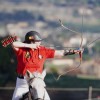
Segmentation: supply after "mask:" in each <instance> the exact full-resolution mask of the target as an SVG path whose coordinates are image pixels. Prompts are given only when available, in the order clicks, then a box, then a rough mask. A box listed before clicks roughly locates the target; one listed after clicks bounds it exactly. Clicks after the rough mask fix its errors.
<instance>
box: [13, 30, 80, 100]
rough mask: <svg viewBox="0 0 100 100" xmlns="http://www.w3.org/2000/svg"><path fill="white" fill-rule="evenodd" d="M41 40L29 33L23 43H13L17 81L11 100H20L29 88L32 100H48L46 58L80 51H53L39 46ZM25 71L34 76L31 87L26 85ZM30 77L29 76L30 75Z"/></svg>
mask: <svg viewBox="0 0 100 100" xmlns="http://www.w3.org/2000/svg"><path fill="white" fill-rule="evenodd" d="M41 41H42V38H41V36H40V34H39V33H38V32H36V31H29V32H28V33H26V35H25V41H24V42H18V41H15V42H13V43H12V47H13V49H14V51H15V54H16V57H17V62H18V64H17V70H16V71H17V80H16V87H15V90H14V93H13V97H12V100H20V99H21V98H22V97H23V94H25V93H27V92H29V89H30V88H29V86H31V87H32V89H33V91H34V92H33V97H34V100H50V97H49V95H48V93H47V91H46V89H45V87H46V84H45V82H44V80H43V79H44V77H45V75H44V77H42V75H43V66H44V63H45V61H46V59H48V58H55V57H59V56H60V57H62V56H67V55H69V54H79V53H80V52H82V51H81V50H55V49H51V48H48V47H45V46H42V45H41ZM27 71H29V72H30V73H32V74H33V75H32V76H34V78H33V80H32V83H31V85H29V84H28V81H27V78H26V77H25V75H26V74H27ZM30 77H31V74H30ZM30 82H31V81H30Z"/></svg>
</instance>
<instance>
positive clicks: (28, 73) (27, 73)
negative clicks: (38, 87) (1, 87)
mask: <svg viewBox="0 0 100 100" xmlns="http://www.w3.org/2000/svg"><path fill="white" fill-rule="evenodd" d="M26 76H27V77H28V78H31V77H32V73H31V72H30V71H29V70H27V71H26Z"/></svg>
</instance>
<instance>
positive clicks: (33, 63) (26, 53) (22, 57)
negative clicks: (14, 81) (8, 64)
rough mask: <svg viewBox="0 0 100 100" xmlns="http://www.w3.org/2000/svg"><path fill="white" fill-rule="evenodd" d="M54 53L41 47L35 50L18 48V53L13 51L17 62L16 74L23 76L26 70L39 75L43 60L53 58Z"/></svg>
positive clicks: (52, 50)
mask: <svg viewBox="0 0 100 100" xmlns="http://www.w3.org/2000/svg"><path fill="white" fill-rule="evenodd" d="M54 52H55V50H54V49H50V48H46V47H42V46H41V47H40V48H38V49H35V50H32V49H29V48H19V50H18V51H15V53H16V56H17V60H18V66H17V73H18V74H22V75H25V73H26V70H29V71H30V72H35V71H38V72H40V73H41V72H42V70H43V64H44V62H45V60H46V59H47V58H54Z"/></svg>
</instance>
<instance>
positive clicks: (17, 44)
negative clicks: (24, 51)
mask: <svg viewBox="0 0 100 100" xmlns="http://www.w3.org/2000/svg"><path fill="white" fill-rule="evenodd" d="M12 47H13V48H14V49H15V50H19V48H31V49H36V48H37V45H36V44H27V43H22V42H19V41H15V42H13V43H12Z"/></svg>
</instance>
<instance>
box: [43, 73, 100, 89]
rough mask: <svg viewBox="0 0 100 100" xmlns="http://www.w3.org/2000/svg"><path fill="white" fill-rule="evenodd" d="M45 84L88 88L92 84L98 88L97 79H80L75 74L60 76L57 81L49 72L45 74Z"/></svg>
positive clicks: (99, 83)
mask: <svg viewBox="0 0 100 100" xmlns="http://www.w3.org/2000/svg"><path fill="white" fill-rule="evenodd" d="M45 81H46V84H47V86H48V87H55V88H59V87H61V88H88V87H89V86H92V87H94V88H100V80H99V79H85V78H84V79H82V78H78V77H76V76H68V75H66V76H62V77H61V78H60V79H59V80H58V81H55V80H54V78H53V76H52V75H51V74H48V75H47V76H46V79H45Z"/></svg>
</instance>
